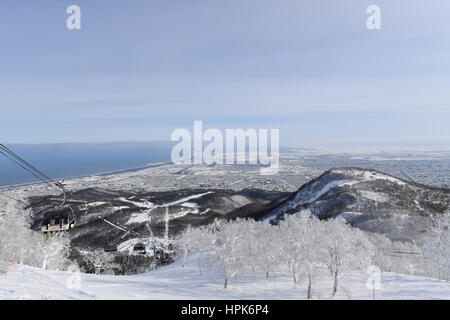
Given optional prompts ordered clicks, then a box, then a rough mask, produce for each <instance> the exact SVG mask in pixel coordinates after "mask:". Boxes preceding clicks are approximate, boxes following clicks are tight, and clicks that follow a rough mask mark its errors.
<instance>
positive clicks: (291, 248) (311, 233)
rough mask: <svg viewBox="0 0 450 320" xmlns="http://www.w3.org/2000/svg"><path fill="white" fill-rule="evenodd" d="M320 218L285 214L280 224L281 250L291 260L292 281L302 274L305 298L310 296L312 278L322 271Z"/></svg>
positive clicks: (322, 247) (323, 251)
mask: <svg viewBox="0 0 450 320" xmlns="http://www.w3.org/2000/svg"><path fill="white" fill-rule="evenodd" d="M320 223H321V222H320V220H319V219H317V218H316V217H315V216H313V215H310V216H308V215H306V214H305V215H304V214H302V215H299V216H297V215H290V216H286V217H285V219H284V221H282V222H281V224H280V230H281V231H282V236H283V237H285V239H284V240H283V241H282V246H281V250H282V251H283V252H284V253H285V255H286V256H287V257H288V259H290V261H291V267H292V273H293V277H294V282H297V281H298V277H299V275H300V276H304V277H305V278H306V282H307V298H308V299H311V297H312V284H313V281H314V279H315V278H316V277H317V276H318V275H320V274H321V273H322V272H323V269H324V263H323V260H324V257H325V248H326V247H325V245H324V239H323V235H322V234H321V232H320V231H321V230H320Z"/></svg>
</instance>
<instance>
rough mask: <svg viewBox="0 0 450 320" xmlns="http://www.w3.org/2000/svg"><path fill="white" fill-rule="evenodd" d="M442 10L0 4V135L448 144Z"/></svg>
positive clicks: (428, 5)
mask: <svg viewBox="0 0 450 320" xmlns="http://www.w3.org/2000/svg"><path fill="white" fill-rule="evenodd" d="M71 4H77V5H79V6H80V7H81V12H82V29H81V30H79V31H77V30H74V31H70V30H68V29H67V28H66V26H65V21H66V18H67V16H68V15H67V14H66V13H65V11H66V8H67V6H69V5H71ZM370 4H377V5H379V6H380V7H381V14H382V29H381V30H379V31H369V30H368V29H367V28H366V19H367V15H366V8H367V7H368V5H370ZM449 13H450V2H449V1H445V0H442V1H437V0H434V1H433V0H431V1H424V0H423V1H417V0H396V1H384V0H383V1H381V0H372V1H364V0H343V1H332V0H327V1H324V0H314V1H302V0H278V1H275V0H239V1H238V0H236V1H235V0H220V1H219V0H133V1H99V0H89V1H88V0H71V1H63V0H53V1H47V0H42V1H33V2H31V1H24V0H17V1H8V2H6V1H2V2H1V3H0V40H1V42H0V43H1V50H0V110H1V120H2V121H1V125H0V137H1V140H2V141H3V142H6V143H48V142H106V141H148V140H168V139H169V138H170V134H171V132H172V131H173V130H174V129H176V128H179V127H185V128H188V129H191V128H192V126H193V121H194V120H203V122H204V126H205V127H218V128H239V127H242V128H279V129H280V136H281V144H282V145H289V146H300V147H301V146H308V147H311V146H366V145H367V146H373V145H380V146H381V145H389V146H396V145H408V146H412V145H420V146H422V145H450V126H449V123H450V108H449V106H450V90H449V88H448V86H449V84H450V20H449V19H448V15H449Z"/></svg>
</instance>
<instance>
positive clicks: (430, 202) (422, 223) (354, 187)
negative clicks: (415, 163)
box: [265, 168, 450, 240]
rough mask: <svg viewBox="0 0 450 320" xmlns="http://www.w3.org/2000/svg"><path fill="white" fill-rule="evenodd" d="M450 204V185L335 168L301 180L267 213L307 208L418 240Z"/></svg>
mask: <svg viewBox="0 0 450 320" xmlns="http://www.w3.org/2000/svg"><path fill="white" fill-rule="evenodd" d="M449 208H450V190H449V189H439V188H434V187H429V186H425V185H421V184H418V183H413V182H410V181H406V180H404V179H400V178H396V177H393V176H391V175H388V174H385V173H382V172H378V171H376V170H369V169H362V168H337V169H331V170H327V171H325V172H324V173H323V174H322V175H320V176H319V177H318V178H316V179H313V180H311V181H310V182H308V183H306V184H304V185H303V186H302V187H301V188H300V189H299V190H298V191H297V192H294V193H293V194H292V195H291V196H290V197H289V199H288V200H287V201H286V202H285V203H283V204H282V205H281V206H279V207H278V208H276V209H275V210H273V211H271V212H270V213H268V214H267V215H266V216H265V218H267V219H272V220H276V219H279V218H281V217H282V215H283V214H290V213H297V212H299V211H301V210H310V211H311V212H312V213H313V214H314V215H316V216H317V217H319V218H320V219H328V218H334V217H342V218H345V219H347V220H348V221H349V222H350V223H351V224H352V225H353V226H356V227H358V228H360V229H363V230H368V231H372V232H378V233H382V234H384V235H387V236H389V237H391V238H393V239H398V240H418V239H419V240H420V238H421V235H423V234H424V232H426V230H427V228H428V225H429V223H430V222H431V220H432V217H434V216H439V215H442V214H443V213H444V212H445V211H446V210H448V209H449Z"/></svg>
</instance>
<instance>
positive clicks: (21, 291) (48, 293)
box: [0, 256, 450, 300]
mask: <svg viewBox="0 0 450 320" xmlns="http://www.w3.org/2000/svg"><path fill="white" fill-rule="evenodd" d="M367 279H368V275H352V276H349V277H347V279H344V281H343V285H344V287H346V288H348V289H350V292H351V299H373V292H372V290H370V289H368V288H367V287H366V282H367ZM380 281H381V283H380V285H381V287H380V289H378V290H376V299H450V283H449V282H446V281H439V280H434V279H429V278H423V277H417V276H409V275H401V274H395V273H382V274H381V278H380ZM331 286H332V281H331V279H325V280H321V281H320V282H317V283H315V284H313V299H329V298H330V292H331ZM305 297H306V286H305V285H304V284H303V283H299V284H297V285H296V284H294V283H293V282H292V277H291V276H290V275H289V274H287V273H279V274H274V275H272V276H271V277H269V279H266V278H265V277H263V276H261V277H259V276H252V275H240V276H238V277H237V278H235V279H233V280H232V281H231V282H230V283H229V287H228V288H227V289H224V288H223V279H222V277H221V275H220V273H219V272H217V271H214V270H209V271H206V272H204V273H203V274H202V275H201V274H200V273H199V271H198V268H197V264H196V257H195V256H193V257H190V258H189V259H188V261H187V264H186V266H185V268H184V269H182V268H181V265H180V263H174V264H172V265H169V266H167V267H164V268H160V269H158V270H156V271H151V272H147V273H144V274H140V275H134V276H108V275H93V274H75V273H68V272H58V271H49V270H43V269H38V268H33V267H28V266H20V265H18V266H16V267H15V270H14V274H13V273H12V269H11V270H10V272H9V273H8V275H7V276H6V275H5V274H0V299H114V300H116V299H120V300H122V299H176V300H178V299H180V300H183V299H206V300H208V299H305ZM335 298H336V299H348V298H349V297H348V296H347V295H346V294H345V293H344V292H343V290H340V291H338V294H337V296H336V297H335Z"/></svg>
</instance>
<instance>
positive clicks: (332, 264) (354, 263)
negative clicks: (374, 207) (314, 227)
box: [320, 219, 374, 296]
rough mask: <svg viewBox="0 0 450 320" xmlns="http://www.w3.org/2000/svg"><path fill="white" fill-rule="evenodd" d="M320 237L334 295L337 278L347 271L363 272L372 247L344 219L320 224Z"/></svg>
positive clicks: (337, 282)
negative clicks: (324, 250)
mask: <svg viewBox="0 0 450 320" xmlns="http://www.w3.org/2000/svg"><path fill="white" fill-rule="evenodd" d="M320 227H321V231H320V234H321V235H322V236H321V238H322V239H323V241H324V244H325V245H326V248H327V250H326V254H325V256H324V260H323V261H324V263H325V265H326V267H327V269H328V270H329V272H330V274H331V276H332V277H333V291H332V296H334V295H335V294H336V292H337V290H338V286H339V279H340V278H341V277H342V276H343V275H344V274H345V273H346V272H349V271H360V272H362V273H363V272H365V271H366V269H367V267H368V266H369V265H370V263H371V256H372V254H373V252H374V247H373V245H372V244H371V243H370V241H369V240H368V237H367V236H366V235H365V234H364V233H363V232H362V231H360V230H358V229H355V228H352V227H351V226H349V225H348V224H346V222H345V220H344V219H331V220H328V221H324V222H322V223H321V224H320Z"/></svg>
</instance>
